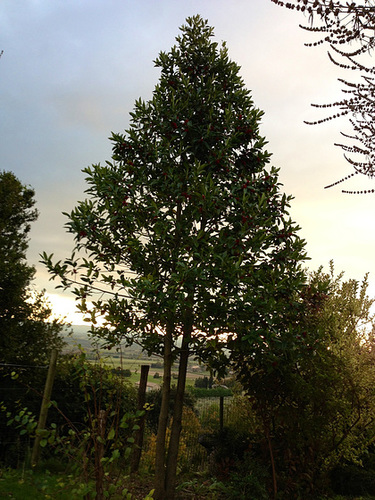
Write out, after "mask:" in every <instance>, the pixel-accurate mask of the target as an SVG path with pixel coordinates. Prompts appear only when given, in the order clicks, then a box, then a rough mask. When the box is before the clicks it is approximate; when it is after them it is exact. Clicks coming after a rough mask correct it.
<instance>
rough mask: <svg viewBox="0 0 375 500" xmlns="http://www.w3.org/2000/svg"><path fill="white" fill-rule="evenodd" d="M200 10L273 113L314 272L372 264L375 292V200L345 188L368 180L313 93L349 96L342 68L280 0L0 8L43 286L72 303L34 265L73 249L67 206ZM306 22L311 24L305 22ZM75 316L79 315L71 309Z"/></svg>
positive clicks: (5, 81)
mask: <svg viewBox="0 0 375 500" xmlns="http://www.w3.org/2000/svg"><path fill="white" fill-rule="evenodd" d="M195 14H201V15H202V16H203V17H204V18H206V19H208V20H209V22H210V24H211V25H212V26H214V27H215V34H216V39H217V40H218V41H219V42H220V41H222V40H225V41H227V45H228V49H229V54H230V57H231V58H232V59H233V60H234V61H236V62H237V63H238V64H239V65H240V66H241V68H242V69H241V75H242V77H243V78H244V81H245V84H246V86H247V87H248V88H249V89H250V90H251V92H252V96H253V99H254V102H255V104H256V106H257V107H259V108H261V109H262V110H264V111H265V115H264V118H263V120H262V125H261V133H262V135H264V136H265V137H266V138H267V140H268V145H267V149H268V151H269V152H271V153H272V154H273V157H272V164H273V165H275V166H277V167H280V169H281V171H280V179H281V181H282V183H283V184H284V191H285V192H286V193H287V194H291V195H293V196H294V198H295V199H294V200H293V202H292V207H291V215H292V218H293V219H294V220H295V221H296V222H297V223H298V224H299V225H300V226H301V236H302V237H304V238H305V239H306V241H307V252H308V255H309V256H310V257H311V261H310V262H309V263H308V265H309V267H310V268H311V269H316V268H317V267H318V266H320V265H323V266H325V267H328V263H329V261H330V260H331V259H333V260H334V262H335V267H336V269H337V271H341V270H343V271H345V276H346V277H347V278H356V279H359V280H361V279H362V278H363V276H364V274H365V273H366V272H370V285H371V293H372V294H373V295H375V259H374V248H375V231H374V217H373V210H374V204H375V195H363V196H358V195H355V196H354V195H352V196H351V195H345V194H342V193H341V188H342V187H344V188H346V189H355V188H361V189H369V188H370V189H372V188H374V187H375V186H374V185H373V184H374V181H372V182H371V181H370V180H368V179H367V178H365V177H361V178H359V177H360V176H356V177H355V178H354V179H351V180H350V181H348V182H347V183H346V184H345V185H344V186H343V184H341V185H339V186H337V187H335V188H331V189H326V190H325V189H324V186H325V185H327V184H330V183H331V182H334V181H336V180H338V179H340V178H341V177H343V176H345V175H348V174H350V173H351V172H352V169H351V167H350V166H349V165H348V164H347V163H346V162H345V160H344V158H343V155H342V151H341V150H340V149H339V148H335V147H334V146H333V143H334V142H340V141H341V140H342V139H341V137H340V130H343V131H346V132H350V127H349V124H348V122H347V121H346V120H345V119H342V120H336V121H335V120H334V121H331V122H329V123H327V124H324V125H321V126H308V125H305V124H304V123H303V120H306V119H307V120H309V119H316V118H317V117H323V116H324V113H323V111H321V110H316V109H313V108H311V107H310V104H311V103H312V102H315V103H325V102H331V101H333V100H336V99H338V98H339V97H340V95H341V91H340V89H341V85H340V83H339V82H337V77H338V76H344V77H348V76H349V75H347V74H345V73H339V71H338V69H337V68H336V67H334V66H333V65H332V63H330V62H329V60H328V58H327V56H326V49H327V48H325V47H319V48H317V49H311V48H307V47H304V42H306V41H311V40H313V39H314V38H313V37H312V35H311V34H309V33H306V32H304V31H302V30H301V29H300V28H299V27H298V24H299V23H301V22H302V23H303V17H302V15H301V14H298V13H296V12H291V11H288V10H286V9H282V8H280V7H277V6H275V5H274V4H273V3H271V0H231V1H230V2H229V1H228V0H185V1H184V2H179V1H176V0H133V1H130V0H17V1H15V0H2V1H1V4H0V50H4V54H3V56H2V58H1V60H0V106H1V108H0V118H1V119H0V138H1V139H0V169H1V170H10V171H12V172H14V173H15V174H16V175H17V177H18V178H19V179H20V180H21V181H22V182H23V183H24V184H30V185H31V186H32V187H33V188H34V189H35V191H36V200H37V207H38V209H39V212H40V216H39V220H38V221H37V222H36V223H34V225H33V228H32V231H31V240H30V250H29V253H28V257H29V261H30V263H32V264H34V265H35V266H36V268H37V274H36V280H35V286H36V287H37V288H38V289H40V288H45V289H46V290H47V292H48V293H49V294H51V299H52V300H53V302H54V304H55V307H56V310H57V311H59V312H60V311H63V309H62V308H63V306H64V307H65V311H68V310H72V299H71V296H70V295H69V292H65V293H64V297H65V298H64V299H59V294H60V293H61V292H58V291H56V290H55V288H54V283H53V282H49V276H48V273H47V272H46V270H45V269H44V268H43V266H42V265H41V264H39V263H38V259H39V254H40V253H41V252H43V251H46V252H47V253H54V254H55V255H56V257H58V258H64V257H66V256H68V255H69V253H70V250H71V248H72V239H71V237H70V236H69V235H68V234H67V233H66V232H65V230H64V224H65V218H64V216H63V215H62V212H64V211H65V212H70V210H71V209H72V208H73V207H74V206H75V204H76V202H77V201H78V200H81V199H83V198H84V194H83V191H84V189H85V182H84V175H83V174H82V172H81V170H82V169H83V168H85V167H86V166H88V165H91V164H93V163H98V162H104V161H105V160H106V159H110V154H111V143H110V142H109V141H108V137H109V136H110V133H111V131H114V132H122V131H123V130H124V129H125V128H127V126H128V124H129V112H130V111H132V109H133V105H134V101H135V100H136V99H138V98H139V97H142V98H143V99H144V100H147V99H149V98H150V97H151V93H152V90H153V88H154V86H155V84H156V83H157V81H158V77H159V72H158V70H157V69H156V68H154V65H153V60H154V59H155V58H156V57H157V55H158V53H159V51H160V50H165V51H168V50H169V49H170V47H171V46H172V45H173V44H174V43H175V37H176V36H177V35H178V33H179V29H178V28H179V26H181V25H182V24H183V23H184V20H185V18H186V17H188V16H192V15H195ZM306 22H307V20H306ZM70 319H72V320H73V321H74V322H78V318H77V317H73V316H70Z"/></svg>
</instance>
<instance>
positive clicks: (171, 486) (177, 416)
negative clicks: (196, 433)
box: [165, 339, 189, 500]
mask: <svg viewBox="0 0 375 500" xmlns="http://www.w3.org/2000/svg"><path fill="white" fill-rule="evenodd" d="M188 359H189V342H188V341H186V339H183V343H182V347H181V354H180V364H179V368H178V382H177V393H176V399H175V402H174V408H173V421H172V429H171V437H170V441H169V448H168V457H167V467H166V477H165V491H166V495H165V500H173V499H174V494H175V487H176V475H177V459H178V449H179V444H180V434H181V428H182V412H183V408H184V394H185V385H186V372H187V365H188Z"/></svg>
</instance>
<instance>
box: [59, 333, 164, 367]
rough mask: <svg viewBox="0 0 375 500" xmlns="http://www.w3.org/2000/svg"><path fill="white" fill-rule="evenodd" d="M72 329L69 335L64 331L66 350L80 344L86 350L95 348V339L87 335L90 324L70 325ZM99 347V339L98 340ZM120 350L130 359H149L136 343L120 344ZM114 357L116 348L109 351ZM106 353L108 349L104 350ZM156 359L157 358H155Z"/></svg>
mask: <svg viewBox="0 0 375 500" xmlns="http://www.w3.org/2000/svg"><path fill="white" fill-rule="evenodd" d="M70 330H72V332H73V333H72V334H71V335H69V334H68V332H65V335H64V333H63V335H64V337H65V340H66V342H67V344H68V346H67V348H66V351H71V350H72V349H73V350H74V348H75V347H76V348H77V347H78V346H81V347H82V348H83V349H84V350H85V351H86V352H89V351H92V350H96V349H97V346H96V342H95V339H94V338H92V337H91V336H90V335H89V333H88V332H89V330H90V326H89V325H87V326H86V325H72V326H71V328H70V329H69V331H70ZM99 348H100V341H99ZM122 351H123V353H124V351H126V357H127V358H132V359H150V358H149V356H148V355H147V353H144V352H142V349H141V348H140V347H139V346H138V345H137V344H133V345H132V346H130V347H126V348H125V347H124V346H122ZM110 352H111V353H112V355H113V356H114V357H116V352H117V349H116V348H114V349H111V351H110ZM106 353H107V354H108V350H106ZM157 359H158V358H157Z"/></svg>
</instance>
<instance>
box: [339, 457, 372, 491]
mask: <svg viewBox="0 0 375 500" xmlns="http://www.w3.org/2000/svg"><path fill="white" fill-rule="evenodd" d="M331 485H332V489H333V491H334V492H335V493H337V494H340V495H355V496H358V495H375V470H373V469H372V470H366V469H365V468H363V467H360V466H358V465H346V466H340V467H336V468H335V469H334V470H333V471H332V472H331Z"/></svg>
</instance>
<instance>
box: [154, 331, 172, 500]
mask: <svg viewBox="0 0 375 500" xmlns="http://www.w3.org/2000/svg"><path fill="white" fill-rule="evenodd" d="M173 329H174V325H173V323H171V322H169V323H168V324H167V328H166V334H165V345H164V374H163V387H162V401H161V408H160V415H159V423H158V433H157V436H156V456H155V493H154V495H155V500H165V498H166V497H165V437H166V432H167V426H168V413H169V400H170V393H171V370H172V336H173Z"/></svg>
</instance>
